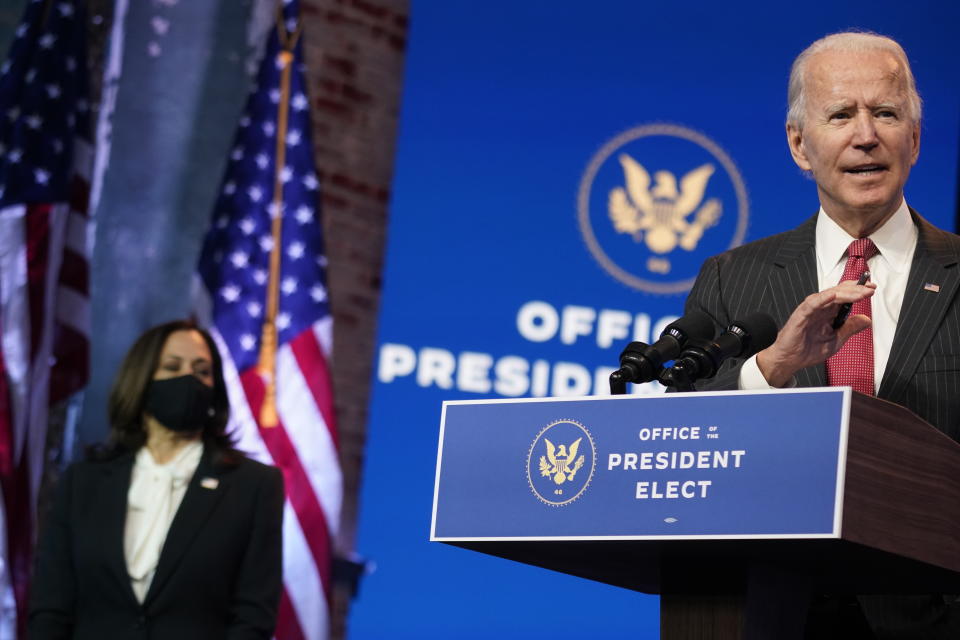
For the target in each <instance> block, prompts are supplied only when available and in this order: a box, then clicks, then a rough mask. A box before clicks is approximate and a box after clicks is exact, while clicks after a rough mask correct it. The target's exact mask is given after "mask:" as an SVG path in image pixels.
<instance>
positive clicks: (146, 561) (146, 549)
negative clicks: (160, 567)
mask: <svg viewBox="0 0 960 640" xmlns="http://www.w3.org/2000/svg"><path fill="white" fill-rule="evenodd" d="M202 454H203V444H202V443H201V442H200V441H199V440H194V441H192V442H190V443H189V444H187V445H186V446H184V447H183V449H182V450H181V451H179V452H178V453H177V455H176V456H175V457H174V458H173V460H170V461H169V462H167V463H166V464H157V463H156V461H155V460H154V459H153V454H151V453H150V451H149V450H148V449H147V448H146V447H141V448H140V451H138V452H137V457H136V460H135V461H134V463H133V473H132V476H131V478H130V490H129V491H128V492H127V521H126V525H125V527H124V532H123V555H124V558H126V561H127V572H128V573H129V574H130V583H131V585H132V586H133V593H134V594H135V595H136V596H137V600H138V601H140V602H141V603H142V602H143V599H144V598H145V597H146V595H147V591H148V590H149V589H150V583H151V582H152V581H153V574H154V573H155V572H156V570H157V561H158V560H159V559H160V549H161V548H162V547H163V542H164V540H166V539H167V532H168V531H169V530H170V524H171V523H172V522H173V516H174V515H176V513H177V509H178V508H179V507H180V503H181V502H182V501H183V496H184V494H185V493H186V492H187V485H188V484H189V483H190V478H192V477H193V474H194V472H195V471H196V470H197V465H199V464H200V456H201V455H202Z"/></svg>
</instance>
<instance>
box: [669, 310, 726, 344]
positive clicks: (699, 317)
mask: <svg viewBox="0 0 960 640" xmlns="http://www.w3.org/2000/svg"><path fill="white" fill-rule="evenodd" d="M670 329H677V330H678V331H680V332H681V333H683V334H684V335H685V336H686V337H687V339H694V340H710V339H711V338H713V333H714V330H713V320H712V319H711V318H710V316H708V315H707V314H705V313H704V312H702V311H691V312H690V313H687V314H685V315H684V316H683V317H682V318H677V319H676V320H674V321H673V322H671V323H670V324H669V325H667V328H666V329H664V330H663V332H664V333H667V332H668V331H670Z"/></svg>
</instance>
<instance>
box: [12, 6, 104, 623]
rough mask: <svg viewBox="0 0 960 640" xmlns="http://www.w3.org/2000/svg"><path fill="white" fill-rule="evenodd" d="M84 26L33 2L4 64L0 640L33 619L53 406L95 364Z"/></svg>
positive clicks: (65, 12) (77, 16)
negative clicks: (30, 588) (28, 616)
mask: <svg viewBox="0 0 960 640" xmlns="http://www.w3.org/2000/svg"><path fill="white" fill-rule="evenodd" d="M85 29H86V24H85V21H84V16H83V7H82V3H81V2H79V1H78V0H60V1H49V2H38V1H37V0H33V1H32V2H30V3H29V4H28V5H27V8H26V11H25V13H24V17H23V21H22V22H21V24H20V26H19V27H18V28H17V31H16V37H15V39H14V41H13V44H12V46H11V48H10V53H9V55H8V57H7V59H6V61H5V62H4V63H3V66H2V67H0V338H2V342H0V373H2V375H0V488H2V490H3V500H2V501H0V638H4V637H13V634H14V633H15V629H16V627H17V626H19V627H20V629H21V631H22V627H23V625H24V623H25V619H24V615H23V613H24V611H25V605H26V590H27V580H28V577H29V568H30V551H31V547H32V540H33V530H34V525H35V522H36V499H37V494H38V491H39V485H40V479H41V475H42V473H43V462H44V457H45V456H44V445H45V440H46V434H47V412H48V407H49V406H50V405H52V404H54V403H56V402H59V401H60V400H63V399H65V398H66V397H67V396H68V395H70V394H71V393H73V392H75V391H77V390H79V389H80V388H81V387H82V386H83V385H84V384H86V380H87V375H88V368H89V367H88V364H89V340H88V336H89V313H88V308H89V305H88V299H89V298H88V295H89V293H88V273H89V266H88V265H89V263H88V255H87V247H88V243H87V239H88V232H89V218H88V217H87V198H88V192H89V182H88V179H89V172H90V167H91V165H92V148H91V146H90V144H89V142H88V138H87V136H88V134H89V127H88V105H87V83H86V73H87V67H86V54H85V44H84V41H85ZM17 614H19V615H17ZM18 623H19V624H18Z"/></svg>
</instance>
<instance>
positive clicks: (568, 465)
mask: <svg viewBox="0 0 960 640" xmlns="http://www.w3.org/2000/svg"><path fill="white" fill-rule="evenodd" d="M581 440H583V438H577V439H576V440H575V441H574V442H573V444H571V445H570V447H569V449H568V448H567V446H566V445H563V444H561V445H560V447H559V448H558V447H556V446H554V444H553V443H552V442H550V440H548V439H547V438H544V439H543V441H544V442H546V443H547V455H545V456H540V475H541V476H545V477H553V481H554V482H555V483H557V484H563V483H564V482H567V481H568V480H573V477H574V476H575V475H577V471H579V470H580V467H582V466H583V455H581V456H580V457H579V458H578V457H577V450H578V449H579V448H580V441H581Z"/></svg>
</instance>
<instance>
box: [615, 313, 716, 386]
mask: <svg viewBox="0 0 960 640" xmlns="http://www.w3.org/2000/svg"><path fill="white" fill-rule="evenodd" d="M712 337H713V320H711V318H710V316H708V315H707V314H705V313H703V312H701V311H691V312H690V313H688V314H686V315H685V316H683V317H682V318H678V319H676V320H674V321H673V322H671V323H670V324H668V325H667V327H666V329H664V330H663V333H661V334H660V339H659V340H657V341H656V342H654V343H653V344H651V345H648V344H646V343H643V342H631V343H630V344H628V345H627V348H626V349H624V350H623V353H621V354H620V369H618V370H617V371H614V372H613V373H611V374H610V391H611V393H613V394H614V395H617V394H618V393H624V392H625V389H626V383H627V382H634V383H641V382H650V381H651V380H656V379H657V377H658V376H659V375H660V371H661V370H662V369H663V363H664V362H667V361H668V360H672V359H674V358H676V357H677V356H678V355H679V354H680V350H681V349H683V347H684V345H685V344H687V342H688V341H689V340H709V339H710V338H712ZM621 389H622V390H621Z"/></svg>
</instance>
